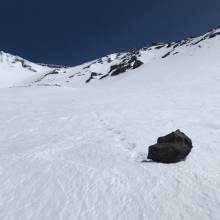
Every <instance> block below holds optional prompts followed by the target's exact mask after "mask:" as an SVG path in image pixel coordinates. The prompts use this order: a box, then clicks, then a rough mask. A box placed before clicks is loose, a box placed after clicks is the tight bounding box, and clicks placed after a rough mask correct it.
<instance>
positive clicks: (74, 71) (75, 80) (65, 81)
mask: <svg viewBox="0 0 220 220" xmlns="http://www.w3.org/2000/svg"><path fill="white" fill-rule="evenodd" d="M219 44H220V28H217V29H216V30H214V29H212V30H210V31H209V32H207V33H206V34H204V35H201V36H200V37H190V38H187V39H184V40H181V41H176V42H172V43H164V42H162V41H159V42H155V43H152V46H148V45H146V46H143V47H142V48H141V49H140V50H137V49H136V48H134V49H133V50H128V51H127V52H123V53H121V52H119V53H115V54H110V55H107V56H105V57H102V58H99V59H97V60H94V61H91V62H88V63H85V64H82V65H78V66H75V67H66V66H58V65H47V64H34V63H31V62H29V61H27V60H24V59H22V58H20V57H17V56H13V55H10V54H6V53H4V52H1V54H0V61H1V62H0V70H1V69H2V68H3V66H4V68H7V69H8V72H10V73H13V74H12V75H13V76H12V77H10V78H9V77H6V76H5V75H6V74H4V73H3V70H2V71H1V72H2V73H1V75H0V77H5V78H9V79H8V81H10V80H14V79H15V77H14V75H16V76H19V75H22V74H25V73H27V71H30V72H32V74H31V73H29V74H28V76H30V77H29V79H28V78H26V81H25V82H24V84H25V85H45V84H46V85H60V86H67V87H82V86H86V84H87V83H89V84H91V83H92V84H94V83H95V84H96V83H98V81H100V80H104V79H106V78H109V77H112V76H116V75H119V74H122V73H125V72H126V73H128V72H130V73H134V74H135V73H136V72H139V69H140V71H141V72H145V71H146V72H148V73H149V72H152V71H156V70H157V69H158V68H162V66H163V68H164V71H166V70H167V68H172V67H173V68H174V69H175V68H178V67H177V66H178V65H179V64H178V63H181V62H186V61H184V60H188V59H189V58H190V60H189V63H190V65H191V71H192V70H193V69H194V68H198V66H197V64H196V63H197V62H198V61H199V60H198V59H203V58H204V59H205V60H204V61H205V63H206V62H209V61H211V60H210V58H209V57H213V58H214V59H218V57H215V56H216V54H215V53H216V48H218V47H219ZM217 56H218V53H217ZM163 59H164V60H165V61H163ZM213 62H214V61H213ZM168 63H172V66H170V64H169V65H166V64H168ZM189 63H188V61H187V63H186V66H185V67H183V68H187V66H188V65H189ZM192 63H194V65H193V64H192ZM205 63H203V64H202V65H203V69H204V66H205ZM214 63H215V62H214ZM159 65H160V66H159ZM175 66H176V67H175ZM188 68H189V67H188ZM137 69H138V70H137ZM17 70H19V72H20V73H18V71H17ZM5 72H6V71H5ZM14 72H16V74H15V73H14ZM146 72H145V73H146ZM34 73H36V74H34ZM7 75H10V74H9V73H7ZM5 78H4V79H5ZM19 78H20V77H19ZM21 78H22V77H21ZM21 78H20V82H21ZM12 84H13V83H12ZM6 86H7V85H6Z"/></svg>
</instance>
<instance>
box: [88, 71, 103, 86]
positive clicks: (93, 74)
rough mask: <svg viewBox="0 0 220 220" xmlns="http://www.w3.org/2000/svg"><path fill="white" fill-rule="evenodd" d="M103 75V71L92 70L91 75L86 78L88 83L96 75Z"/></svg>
mask: <svg viewBox="0 0 220 220" xmlns="http://www.w3.org/2000/svg"><path fill="white" fill-rule="evenodd" d="M98 75H102V74H101V73H95V72H92V73H91V75H90V77H89V78H88V79H87V80H86V83H88V82H90V80H92V79H94V76H98Z"/></svg>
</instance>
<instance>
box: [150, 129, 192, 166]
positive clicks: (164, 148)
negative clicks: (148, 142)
mask: <svg viewBox="0 0 220 220" xmlns="http://www.w3.org/2000/svg"><path fill="white" fill-rule="evenodd" d="M192 147H193V146H192V141H191V139H190V138H189V137H187V136H186V135H185V134H184V133H183V132H181V131H180V130H177V131H175V132H172V133H170V134H168V135H166V136H164V137H159V138H158V140H157V144H155V145H152V146H150V147H149V149H148V157H147V158H148V159H151V160H154V161H157V162H162V163H176V162H179V161H180V160H182V159H184V158H185V157H186V156H187V155H188V154H189V153H190V152H191V149H192Z"/></svg>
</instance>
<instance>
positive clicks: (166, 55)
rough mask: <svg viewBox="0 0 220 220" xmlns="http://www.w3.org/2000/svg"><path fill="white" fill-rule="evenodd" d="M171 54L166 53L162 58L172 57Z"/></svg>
mask: <svg viewBox="0 0 220 220" xmlns="http://www.w3.org/2000/svg"><path fill="white" fill-rule="evenodd" d="M170 53H171V52H168V53H166V54H165V55H163V56H162V58H166V57H168V56H169V55H170Z"/></svg>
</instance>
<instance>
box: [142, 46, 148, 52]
mask: <svg viewBox="0 0 220 220" xmlns="http://www.w3.org/2000/svg"><path fill="white" fill-rule="evenodd" d="M147 48H149V45H144V46H143V47H141V50H144V51H146V50H147Z"/></svg>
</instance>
